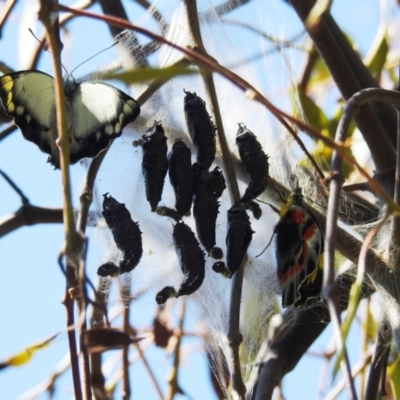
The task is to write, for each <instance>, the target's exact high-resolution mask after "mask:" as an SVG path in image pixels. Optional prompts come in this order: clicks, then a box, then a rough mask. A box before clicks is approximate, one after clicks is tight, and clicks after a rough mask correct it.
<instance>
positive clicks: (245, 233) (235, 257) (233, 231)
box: [212, 203, 254, 278]
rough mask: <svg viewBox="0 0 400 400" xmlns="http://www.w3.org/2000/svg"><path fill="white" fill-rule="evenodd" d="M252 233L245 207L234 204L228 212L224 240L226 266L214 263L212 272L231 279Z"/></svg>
mask: <svg viewBox="0 0 400 400" xmlns="http://www.w3.org/2000/svg"><path fill="white" fill-rule="evenodd" d="M253 233H254V232H253V231H252V229H251V225H250V219H249V216H248V215H247V212H246V208H245V205H244V204H243V203H236V204H234V205H233V206H232V207H231V208H230V209H229V210H228V231H227V234H226V240H225V243H226V249H227V250H226V251H227V256H226V263H227V266H225V263H224V262H223V261H218V262H216V263H214V265H213V267H212V268H213V270H214V271H215V272H218V273H221V274H223V275H224V276H226V277H227V278H231V277H232V276H233V274H234V273H235V272H236V271H237V270H238V269H239V267H240V264H242V262H243V259H244V257H245V255H246V252H247V249H248V247H249V246H250V243H251V239H252V237H253Z"/></svg>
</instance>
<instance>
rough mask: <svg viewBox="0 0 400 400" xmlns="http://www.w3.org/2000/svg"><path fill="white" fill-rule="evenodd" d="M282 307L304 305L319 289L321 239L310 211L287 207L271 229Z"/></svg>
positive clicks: (317, 226) (317, 293) (319, 231)
mask: <svg viewBox="0 0 400 400" xmlns="http://www.w3.org/2000/svg"><path fill="white" fill-rule="evenodd" d="M275 233H276V240H277V249H276V252H277V261H278V278H279V281H280V282H281V285H282V306H283V307H288V306H291V305H295V306H298V305H301V304H305V303H306V301H307V299H309V298H311V297H316V296H318V295H319V294H320V292H321V286H322V268H321V267H322V256H321V255H322V253H323V238H322V233H321V229H320V227H319V225H318V222H317V220H316V219H315V217H314V216H313V215H312V214H311V212H310V211H308V210H306V209H305V208H303V207H301V206H297V205H290V207H287V210H285V212H284V214H283V215H282V213H281V220H280V221H279V222H278V224H277V225H276V227H275Z"/></svg>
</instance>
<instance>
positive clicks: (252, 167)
mask: <svg viewBox="0 0 400 400" xmlns="http://www.w3.org/2000/svg"><path fill="white" fill-rule="evenodd" d="M184 113H185V119H186V123H187V129H188V131H189V135H190V137H191V139H192V141H193V143H194V145H195V147H196V150H197V153H196V162H195V163H194V164H193V165H192V160H191V158H192V157H191V151H190V149H189V147H188V146H187V145H186V144H185V142H184V141H183V140H182V139H176V140H175V142H174V144H173V146H172V150H171V152H170V153H169V154H167V153H168V144H167V138H166V136H165V132H164V129H163V127H162V124H161V123H160V122H157V121H156V122H155V123H154V124H153V126H152V127H151V128H150V129H148V130H147V131H146V133H145V134H144V135H143V136H142V139H143V141H142V143H143V160H142V172H143V178H144V183H145V194H146V199H147V201H148V202H149V204H150V207H151V210H152V211H153V212H154V211H156V212H157V213H158V214H160V215H163V216H167V217H169V218H171V219H172V220H173V221H174V227H173V235H172V236H173V241H174V245H175V249H176V252H177V255H178V258H179V261H180V266H181V270H182V272H183V274H184V279H183V281H182V283H181V285H180V288H179V289H178V290H175V289H174V288H173V287H172V286H166V287H165V288H164V289H162V290H161V291H160V292H158V293H157V295H156V301H157V303H158V304H163V303H165V302H166V301H167V299H168V298H170V297H179V296H182V295H189V294H192V293H194V292H195V291H196V290H197V289H198V288H199V287H200V286H201V284H202V282H203V280H204V275H205V253H204V251H203V250H202V249H201V247H200V244H199V241H200V243H201V245H202V246H203V247H204V249H205V250H206V251H207V253H208V255H209V256H211V257H212V258H214V259H217V260H218V259H222V257H223V252H222V249H221V248H219V247H216V223H217V217H218V213H219V211H218V210H219V206H220V204H219V201H218V199H219V198H220V197H221V195H222V193H223V191H224V190H225V188H226V183H225V178H224V176H223V173H222V170H221V169H220V168H219V167H214V168H213V169H210V168H211V166H212V164H213V162H214V159H215V153H216V134H215V131H216V129H215V127H214V126H213V124H212V121H211V118H210V116H209V115H208V113H207V110H206V105H205V102H204V101H203V100H202V99H201V98H200V97H199V96H197V95H196V93H191V92H186V91H185V98H184ZM236 143H237V146H238V150H239V154H240V157H241V159H242V162H243V165H244V168H245V170H246V172H247V173H248V174H249V175H250V183H249V185H248V187H247V189H246V191H245V194H244V195H243V197H242V198H241V200H240V202H238V203H237V204H234V205H233V206H232V207H231V208H230V210H228V226H227V235H226V247H227V256H226V261H227V266H225V263H224V262H223V261H217V262H216V263H215V264H214V266H213V270H214V271H215V272H219V273H222V274H223V275H224V276H226V277H229V278H231V277H232V276H233V274H234V273H235V272H236V271H237V270H238V268H239V267H240V265H241V263H242V262H243V259H244V257H245V255H246V252H247V249H248V247H249V245H250V243H251V240H252V235H253V231H252V229H251V224H250V218H249V216H248V215H247V212H246V209H250V210H251V211H252V212H253V215H254V216H255V217H256V218H259V217H260V216H261V210H260V209H259V207H258V205H257V203H255V202H254V199H255V198H256V197H257V196H258V195H260V194H261V193H262V192H263V191H264V190H265V188H266V185H267V183H268V157H267V156H266V155H265V153H264V152H263V151H262V148H261V145H260V144H259V143H258V141H257V139H256V138H255V135H254V134H253V133H252V132H250V131H249V130H248V129H247V128H246V127H245V126H244V125H241V124H240V125H239V132H238V135H237V139H236ZM167 172H168V173H169V179H170V182H171V186H172V188H173V191H174V194H175V208H170V207H166V206H159V203H160V201H161V198H162V192H163V187H164V181H165V177H166V175H167ZM192 204H193V217H194V220H195V225H196V232H197V237H198V239H199V241H198V240H197V238H196V235H195V234H194V233H193V232H192V230H191V229H190V227H189V226H188V225H186V224H185V223H184V222H183V218H184V217H186V216H188V215H190V213H191V208H192ZM257 207H258V209H257ZM103 215H104V217H105V218H106V222H107V224H108V225H109V227H110V229H111V231H112V232H113V236H114V240H115V242H116V244H117V247H118V248H119V249H120V250H121V251H122V252H123V253H124V259H123V261H122V262H121V263H120V266H119V267H117V266H116V265H115V264H113V263H106V264H104V265H102V266H101V267H100V268H99V270H98V273H99V275H101V276H109V275H112V276H113V275H116V274H119V273H122V272H127V271H130V270H132V269H133V268H134V267H135V266H136V265H137V264H138V262H139V260H140V257H141V255H142V247H141V246H142V242H141V234H140V231H139V228H138V225H137V224H136V223H135V222H133V221H132V220H131V219H130V214H129V211H128V210H127V209H126V208H125V206H124V205H123V204H120V203H118V202H117V201H116V200H115V199H113V198H112V197H111V196H109V197H108V196H107V195H105V199H104V211H103ZM124 219H126V221H130V222H122V220H124ZM132 224H134V225H135V227H136V229H137V231H135V235H136V236H135V238H136V239H135V240H136V241H135V245H134V246H133V247H134V248H135V251H134V250H133V249H132V250H129V249H128V248H129V246H132V244H133V242H132V241H130V244H128V241H129V240H128V239H127V238H125V237H123V235H122V234H121V232H123V231H124V232H125V231H126V232H128V231H129V230H127V229H126V228H125V227H124V226H125V225H129V226H130V229H132V233H131V234H130V236H129V235H128V236H129V237H132V238H133V225H132ZM138 232H139V233H138ZM139 243H140V252H139V251H138V248H139ZM139 253H140V256H139V257H138V254H139ZM134 256H135V257H134Z"/></svg>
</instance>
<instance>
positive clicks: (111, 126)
mask: <svg viewBox="0 0 400 400" xmlns="http://www.w3.org/2000/svg"><path fill="white" fill-rule="evenodd" d="M71 81H73V78H72V77H67V80H66V83H65V85H68V84H69V83H70V82H71ZM73 83H74V85H75V86H76V89H75V90H74V91H73V94H72V96H67V97H66V102H67V110H68V118H69V120H68V124H69V126H70V127H72V135H70V162H71V164H74V163H76V162H77V161H79V160H80V159H82V158H85V157H95V156H96V155H97V154H98V153H99V152H100V151H101V150H103V149H105V148H106V147H107V146H108V144H109V141H110V139H112V138H115V137H118V136H120V135H121V133H122V129H123V128H124V127H125V126H126V125H127V124H128V123H130V122H132V121H134V120H135V119H136V118H137V116H138V115H139V113H140V108H139V106H138V104H137V103H136V101H135V100H134V99H132V98H131V97H129V96H127V95H126V94H125V93H123V92H122V91H120V90H118V89H116V88H114V87H113V86H110V85H107V84H105V83H82V84H76V83H75V82H74V81H73ZM0 98H1V100H2V102H3V104H4V107H5V109H6V112H7V114H9V115H11V116H12V117H14V119H15V124H16V125H18V126H19V128H20V129H21V131H22V134H23V136H24V137H25V139H27V140H29V141H31V142H33V143H35V144H36V145H37V146H39V148H40V150H42V151H43V152H45V153H47V154H49V155H50V157H49V162H50V163H51V164H52V165H54V166H55V167H56V168H59V165H60V156H59V149H58V148H57V146H56V144H55V140H56V139H57V137H58V134H57V129H56V117H55V115H56V113H55V97H54V79H53V77H51V76H50V75H47V74H45V73H43V72H40V71H19V72H14V73H11V74H7V75H3V76H2V77H0ZM70 133H71V132H70Z"/></svg>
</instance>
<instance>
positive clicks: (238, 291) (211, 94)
mask: <svg viewBox="0 0 400 400" xmlns="http://www.w3.org/2000/svg"><path fill="white" fill-rule="evenodd" d="M185 5H186V8H187V17H188V23H189V29H190V35H189V43H188V46H191V47H192V48H193V49H194V50H196V51H197V52H199V53H200V54H202V55H204V56H207V57H208V54H207V51H206V49H205V47H204V44H203V40H202V37H201V31H200V24H199V19H198V12H197V5H196V0H185ZM202 76H203V81H204V85H205V88H206V92H207V97H208V99H209V100H210V103H211V108H212V112H213V114H214V118H215V123H216V127H217V132H218V139H219V143H220V146H221V152H222V159H223V162H224V170H225V173H226V180H227V186H228V190H229V195H230V198H231V203H232V204H235V203H236V202H238V201H239V200H240V192H239V187H238V183H237V179H236V174H235V169H234V167H233V162H232V157H231V153H230V151H229V147H228V142H227V140H226V135H225V131H224V126H223V122H222V116H221V112H220V107H219V104H218V97H217V91H216V88H215V83H214V79H213V76H212V74H210V73H209V72H208V71H204V70H203V71H202ZM244 265H245V263H244V262H243V263H242V265H241V266H240V268H239V270H238V271H237V272H236V274H235V275H234V276H233V279H232V286H231V299H230V305H229V319H228V332H227V336H228V342H229V346H230V348H231V363H232V367H233V371H232V388H233V390H234V391H235V392H236V393H237V394H238V396H239V398H240V399H244V396H245V393H246V386H245V385H244V383H243V379H242V372H241V366H240V357H239V347H240V345H241V343H242V340H243V338H242V334H241V333H240V328H239V323H240V304H241V298H242V285H243V273H244Z"/></svg>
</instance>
